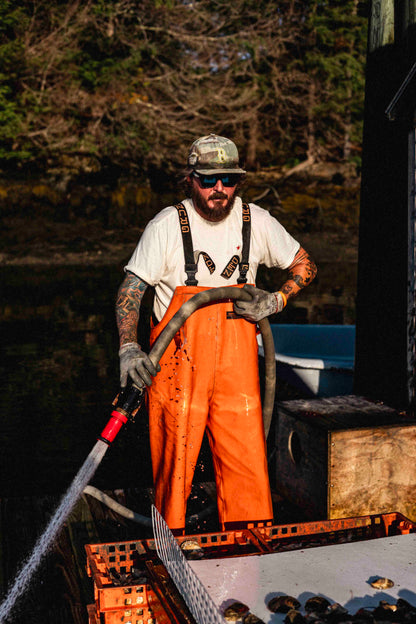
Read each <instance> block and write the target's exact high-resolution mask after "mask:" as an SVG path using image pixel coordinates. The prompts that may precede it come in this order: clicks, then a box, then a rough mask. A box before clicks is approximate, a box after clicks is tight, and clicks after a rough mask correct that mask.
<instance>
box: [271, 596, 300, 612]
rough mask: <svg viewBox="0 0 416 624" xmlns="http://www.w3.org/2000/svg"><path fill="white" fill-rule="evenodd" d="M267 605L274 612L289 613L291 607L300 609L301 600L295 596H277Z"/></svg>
mask: <svg viewBox="0 0 416 624" xmlns="http://www.w3.org/2000/svg"><path fill="white" fill-rule="evenodd" d="M267 606H268V608H269V609H270V611H272V613H288V612H289V611H290V610H291V609H299V607H300V602H299V600H296V598H293V596H275V597H274V598H272V599H271V600H269V602H268V603H267Z"/></svg>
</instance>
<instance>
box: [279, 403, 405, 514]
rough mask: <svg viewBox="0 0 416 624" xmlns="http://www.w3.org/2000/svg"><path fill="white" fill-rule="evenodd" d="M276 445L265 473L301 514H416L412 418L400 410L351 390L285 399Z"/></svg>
mask: <svg viewBox="0 0 416 624" xmlns="http://www.w3.org/2000/svg"><path fill="white" fill-rule="evenodd" d="M275 445H276V454H275V458H276V459H275V466H274V468H273V469H272V474H271V480H272V482H273V481H274V483H275V486H276V488H277V489H278V490H279V491H280V492H281V493H282V494H283V496H284V497H286V498H287V499H288V500H290V501H291V502H292V503H294V504H295V505H297V506H298V507H300V508H302V509H303V510H304V512H305V516H306V517H307V518H310V519H323V518H328V519H332V518H347V517H351V516H361V515H367V514H378V513H388V512H391V511H397V512H400V513H402V514H403V515H404V516H406V517H408V518H409V519H411V520H416V496H415V491H416V423H415V422H414V421H411V420H410V418H409V417H407V415H406V414H402V413H398V412H397V411H395V410H393V409H391V408H389V407H387V406H385V405H383V404H377V403H375V402H371V401H367V400H365V399H363V398H361V397H357V396H350V395H347V396H339V397H331V398H325V399H312V400H293V401H283V402H280V403H278V404H277V423H276V425H275ZM273 477H274V479H273ZM277 521H278V517H277Z"/></svg>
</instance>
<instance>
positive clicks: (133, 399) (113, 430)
mask: <svg viewBox="0 0 416 624" xmlns="http://www.w3.org/2000/svg"><path fill="white" fill-rule="evenodd" d="M143 399H144V388H139V387H138V386H136V385H135V384H130V385H128V386H126V387H125V388H123V389H122V390H121V391H120V393H119V394H118V395H117V396H116V398H115V399H114V401H113V407H114V409H113V411H112V413H111V418H110V420H109V421H108V423H107V425H106V426H105V428H104V429H103V431H102V432H101V435H100V436H99V437H98V439H99V440H103V442H106V443H107V444H108V445H110V444H111V443H112V442H114V439H115V437H116V436H117V434H118V432H119V431H120V429H121V427H122V426H123V425H124V424H126V422H127V421H128V420H134V417H135V415H136V414H137V412H138V410H139V408H140V407H141V405H142V403H143Z"/></svg>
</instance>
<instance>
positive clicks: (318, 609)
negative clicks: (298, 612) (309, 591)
mask: <svg viewBox="0 0 416 624" xmlns="http://www.w3.org/2000/svg"><path fill="white" fill-rule="evenodd" d="M329 606H330V603H329V601H328V600H327V599H326V598H324V597H323V596H312V597H311V598H309V599H308V600H307V601H306V603H305V611H306V612H307V613H310V612H311V611H313V612H314V613H319V615H321V614H322V613H325V611H326V610H327V609H328V607H329Z"/></svg>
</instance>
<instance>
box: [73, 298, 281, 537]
mask: <svg viewBox="0 0 416 624" xmlns="http://www.w3.org/2000/svg"><path fill="white" fill-rule="evenodd" d="M224 299H225V300H227V299H228V300H232V301H236V300H238V299H240V300H242V301H251V299H252V296H251V295H250V294H249V293H248V292H247V291H246V290H244V288H237V287H234V286H224V287H220V288H209V289H207V290H202V291H201V292H199V293H197V294H196V295H194V296H193V297H191V299H188V301H186V302H185V303H184V304H182V306H181V307H180V309H179V310H178V311H177V312H176V314H175V315H174V316H173V317H172V318H171V320H170V321H169V323H168V324H167V325H166V327H165V328H164V329H163V331H162V332H161V333H160V335H159V337H158V339H157V340H156V342H155V344H154V346H153V348H152V350H151V351H150V353H149V357H150V359H151V360H152V362H153V364H154V365H155V366H157V364H158V363H159V360H160V358H161V357H162V355H163V354H164V352H165V351H166V349H167V347H168V345H169V343H170V341H171V340H172V338H173V337H174V335H175V334H176V332H177V331H178V330H179V329H180V328H181V327H182V325H183V324H184V323H185V321H186V319H187V318H188V317H189V316H191V314H193V312H195V310H197V309H198V308H200V307H202V306H204V305H208V304H210V303H213V302H214V301H220V300H224ZM258 326H259V329H260V332H261V336H262V340H263V349H264V360H265V387H264V397H263V425H264V433H265V436H266V439H267V436H268V434H269V430H270V424H271V421H272V416H273V407H274V395H275V387H276V361H275V350H274V340H273V334H272V330H271V327H270V323H269V321H268V320H267V319H266V318H265V319H262V320H261V321H259V323H258ZM84 493H85V494H89V495H90V496H94V497H95V498H97V499H98V500H100V501H101V502H102V503H104V504H105V505H107V506H108V507H110V508H111V509H113V511H116V512H117V513H118V514H120V515H121V516H123V517H125V518H128V519H129V520H133V521H134V522H137V523H139V524H142V525H144V526H151V520H150V518H147V517H146V516H142V515H141V514H137V513H136V512H134V511H131V510H130V509H127V507H124V506H123V505H120V503H117V501H114V500H113V499H112V498H111V497H109V496H108V495H107V494H104V492H101V491H100V490H98V489H97V488H93V487H92V486H87V487H86V488H85V489H84ZM213 509H214V507H213V506H212V507H211V506H210V507H208V508H207V509H205V510H203V511H202V512H200V513H199V514H194V515H193V516H191V517H190V518H187V524H188V523H192V522H195V521H197V520H200V519H202V517H203V516H204V517H205V516H206V515H209V513H210V512H211V511H213Z"/></svg>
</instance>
